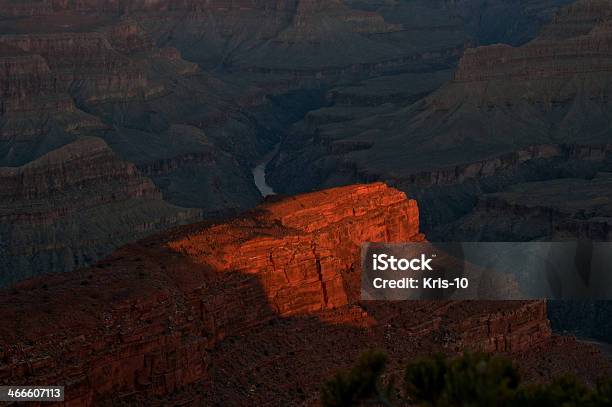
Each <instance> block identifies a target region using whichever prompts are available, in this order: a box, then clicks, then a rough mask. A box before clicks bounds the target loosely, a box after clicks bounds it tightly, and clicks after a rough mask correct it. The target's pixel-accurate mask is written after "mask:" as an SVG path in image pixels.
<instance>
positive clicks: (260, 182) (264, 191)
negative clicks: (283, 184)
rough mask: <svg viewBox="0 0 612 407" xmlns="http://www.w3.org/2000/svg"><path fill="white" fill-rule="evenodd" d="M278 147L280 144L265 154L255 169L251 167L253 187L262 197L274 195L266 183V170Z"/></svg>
mask: <svg viewBox="0 0 612 407" xmlns="http://www.w3.org/2000/svg"><path fill="white" fill-rule="evenodd" d="M279 146H280V144H277V145H276V146H275V147H274V149H273V150H272V151H270V152H269V153H268V154H266V155H265V156H264V157H263V158H262V159H261V161H260V162H259V163H258V164H257V165H256V166H255V167H253V170H252V171H253V179H254V180H255V185H256V186H257V189H259V192H260V193H261V196H263V197H266V196H268V195H276V192H274V189H272V187H271V186H270V185H268V183H267V182H266V168H267V167H268V164H269V163H270V161H272V158H274V156H275V155H276V153H277V151H278V147H279Z"/></svg>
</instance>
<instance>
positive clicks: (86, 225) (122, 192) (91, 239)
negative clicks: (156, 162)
mask: <svg viewBox="0 0 612 407" xmlns="http://www.w3.org/2000/svg"><path fill="white" fill-rule="evenodd" d="M0 183H1V184H2V191H1V192H0V285H2V286H6V285H9V284H13V283H15V282H17V281H19V280H21V279H23V278H24V277H32V276H36V275H39V274H44V273H49V272H54V271H64V270H67V269H73V268H76V267H82V266H83V265H87V264H90V263H91V262H92V261H94V260H96V259H98V258H99V257H101V256H105V255H107V254H109V253H110V252H112V251H113V250H114V249H116V248H117V247H119V246H121V245H123V244H125V243H126V242H129V241H131V240H132V239H134V238H138V237H144V236H146V235H147V234H150V233H152V232H154V231H157V230H161V229H163V228H167V227H170V226H175V225H177V224H181V223H185V222H187V221H194V220H196V219H198V218H199V211H196V210H186V209H183V208H179V207H176V206H172V205H169V204H167V203H166V202H164V201H163V200H162V197H161V193H160V192H159V190H158V189H157V188H156V187H155V185H154V184H153V183H152V182H151V181H150V180H149V179H147V178H145V177H143V176H142V175H141V174H140V173H139V172H138V170H137V169H136V167H135V166H134V165H133V164H130V163H127V162H125V161H122V160H120V159H119V158H118V157H117V156H116V155H115V154H114V153H113V152H112V150H111V149H110V148H109V147H108V146H107V145H106V143H104V141H102V140H100V139H97V138H93V137H91V138H82V139H79V140H77V141H75V142H73V143H70V144H67V145H66V146H63V147H61V148H59V149H57V150H54V151H52V152H50V153H48V154H46V155H43V156H42V157H41V158H39V159H37V160H35V161H32V162H30V163H28V164H26V165H24V166H21V167H10V168H0Z"/></svg>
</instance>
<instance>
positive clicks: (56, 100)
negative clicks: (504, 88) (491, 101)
mask: <svg viewBox="0 0 612 407" xmlns="http://www.w3.org/2000/svg"><path fill="white" fill-rule="evenodd" d="M564 2H565V1H564V0H529V1H527V2H524V3H525V4H521V6H520V7H517V6H516V5H514V4H509V3H507V2H506V1H502V0H497V1H494V2H484V3H482V2H480V3H479V4H475V3H474V2H471V3H470V4H468V3H466V2H461V1H453V2H449V1H447V0H435V1H432V0H417V1H410V2H379V1H374V0H365V1H352V0H351V1H344V0H334V1H319V0H280V1H279V0H264V1H255V0H240V1H228V0H214V1H204V0H180V1H174V0H127V1H125V0H121V1H120V0H111V1H102V0H79V1H69V0H23V1H19V2H16V1H13V0H0V166H6V167H11V168H13V167H15V168H16V167H22V166H25V165H28V164H30V163H32V162H34V161H35V160H38V159H40V158H41V157H43V156H45V154H47V153H50V152H52V151H54V150H56V149H58V148H62V147H64V146H67V145H70V144H71V143H74V142H77V141H78V140H80V139H82V138H88V137H98V138H101V139H103V140H104V141H105V142H106V143H107V145H108V146H109V147H110V149H111V150H112V151H113V152H114V153H115V154H116V156H117V157H118V159H120V160H123V161H126V162H129V163H132V164H134V165H135V166H136V168H137V169H138V171H139V173H140V175H141V176H145V177H148V178H149V179H150V181H152V182H153V183H154V184H155V186H156V187H157V189H158V190H159V191H160V192H161V194H162V199H163V200H164V201H166V202H167V203H168V204H170V205H176V206H180V207H182V208H197V209H201V210H202V212H203V213H204V214H205V216H207V215H211V216H216V215H218V214H220V213H235V212H240V211H242V210H245V209H248V208H252V207H253V206H255V205H256V204H257V203H258V202H260V200H261V195H260V193H259V191H258V190H257V188H256V186H255V184H254V182H253V177H252V174H251V171H250V170H251V167H252V166H254V164H255V163H256V162H258V160H259V159H260V158H261V157H262V156H263V155H265V154H266V153H267V152H269V151H271V150H272V149H273V147H274V146H275V145H276V144H278V143H279V141H280V140H281V139H283V138H284V136H285V133H286V132H287V130H288V128H289V127H290V125H291V124H292V123H294V122H295V121H297V120H300V119H301V118H303V117H304V116H305V115H306V113H307V112H308V111H309V110H313V109H318V108H320V107H322V106H326V105H328V104H330V103H332V102H333V101H334V100H338V101H340V100H344V101H345V102H346V103H348V104H351V103H355V102H356V101H358V102H357V103H362V102H363V103H365V104H368V105H372V104H373V105H376V106H375V107H376V108H378V107H379V106H380V105H382V104H386V103H387V102H391V103H398V104H405V103H408V102H413V101H415V100H418V99H419V98H422V97H423V96H424V95H427V94H429V93H430V92H432V91H433V90H435V89H436V88H438V87H439V86H440V85H441V84H443V83H444V82H445V81H447V80H449V79H450V78H451V76H452V70H453V68H454V67H455V66H456V63H457V61H458V59H459V57H460V56H461V54H462V52H463V50H464V49H465V48H466V47H467V46H469V45H470V44H474V43H480V42H483V41H485V42H487V43H488V42H490V41H496V40H506V39H507V40H508V41H510V42H511V43H522V42H524V41H525V40H526V39H527V37H529V38H531V37H532V36H533V35H532V34H533V32H534V30H535V28H536V27H539V26H540V25H541V24H542V22H543V21H546V20H547V19H548V18H549V17H550V15H551V14H552V10H554V9H555V8H556V7H557V6H558V5H560V4H563V3H564ZM510 11H512V13H514V14H513V16H514V17H513V18H512V19H508V18H507V17H506V14H507V13H508V12H510ZM483 18H486V20H487V21H491V24H494V23H502V22H503V24H501V25H500V27H501V28H499V29H498V30H497V29H496V30H493V31H492V30H491V29H490V27H485V26H483V24H482V23H480V22H479V21H482V20H483ZM510 20H511V21H512V22H513V23H510V22H509V21H510ZM512 24H515V25H512ZM519 33H520V34H519ZM525 33H527V34H525ZM370 79H372V80H370ZM376 79H379V80H376ZM340 83H341V84H342V86H341V87H339V88H336V89H334V90H333V92H332V93H330V97H329V98H325V97H324V94H325V92H326V90H327V89H328V88H330V87H334V86H336V84H340ZM362 87H363V88H366V91H365V92H363V91H362V89H361V88H362ZM372 93H373V94H372ZM387 107H388V106H387ZM332 110H333V109H332ZM383 110H384V109H383ZM377 113H379V112H378V111H377ZM362 114H366V115H369V114H370V113H366V112H365V111H360V112H357V113H356V112H354V111H353V112H351V113H350V116H351V117H355V116H357V117H360V115H362ZM345 117H346V114H345V112H343V111H330V112H316V111H315V112H313V113H312V114H311V115H309V117H308V120H309V121H310V123H318V122H321V121H323V122H325V121H330V120H332V121H333V120H344V118H345ZM364 145H365V146H369V144H368V142H366V143H365V144H364V143H360V142H355V143H353V142H348V143H344V144H341V145H339V146H334V147H333V148H334V149H335V151H347V150H349V151H351V150H352V149H354V148H362V147H363V146H364ZM355 146H356V147H355ZM330 164H331V163H330ZM83 165H85V164H83ZM287 174H288V175H291V176H293V175H294V172H291V171H289V172H287ZM51 175H52V169H49V176H51ZM305 178H307V177H305ZM287 179H288V178H287ZM287 179H283V182H285V181H287ZM300 183H301V182H298V184H300ZM84 188H86V189H87V190H88V191H90V192H91V194H94V195H95V194H99V196H98V197H97V198H96V199H97V201H98V202H101V200H102V195H106V194H107V192H106V191H100V192H99V193H98V192H97V191H96V188H97V186H96V184H91V185H84ZM281 189H282V188H281ZM301 190H302V191H303V190H311V188H302V189H301ZM115 192H116V193H117V194H119V193H120V191H119V190H117V191H115ZM77 199H78V198H77V195H75V197H74V201H76V200H77ZM67 201H69V200H67ZM23 204H24V205H27V204H28V203H27V202H23ZM68 212H69V213H70V214H71V215H67V216H68V217H70V218H71V220H69V222H70V223H71V224H72V225H74V226H75V228H78V229H79V230H81V231H85V230H91V229H92V228H93V229H94V230H98V229H104V228H106V227H107V225H108V224H113V222H112V221H111V222H107V221H108V219H105V218H104V217H100V218H98V217H96V218H95V219H96V222H95V223H94V226H91V225H89V224H88V226H85V225H84V224H83V225H81V226H78V225H80V224H81V222H82V219H80V218H79V217H78V216H76V215H75V213H76V212H75V210H68ZM66 219H68V218H66ZM140 219H141V218H139V217H135V218H134V219H131V220H130V221H131V222H134V223H140ZM156 219H157V218H155V219H151V222H153V223H155V222H158V221H157V220H156ZM28 227H29V228H31V229H32V230H34V229H36V228H37V227H38V226H37V225H36V224H32V225H30V226H28ZM71 230H74V229H71V228H66V229H64V231H63V232H62V233H61V234H62V235H64V234H65V235H66V236H62V237H61V239H62V240H65V241H70V242H72V243H70V245H73V246H72V247H70V248H69V250H70V251H73V252H75V253H81V252H84V251H89V250H88V249H87V248H85V247H81V243H80V242H83V241H88V240H97V239H98V238H97V237H96V235H95V233H93V234H92V235H91V236H88V235H87V233H86V232H84V234H83V233H81V232H79V233H77V234H74V233H73V232H71ZM109 233H111V234H119V235H122V234H123V232H122V231H121V230H120V229H116V230H114V229H113V230H109ZM26 235H27V234H25V235H24V234H14V233H13V234H11V235H9V234H0V239H3V240H6V241H9V239H16V240H14V241H9V243H8V245H10V246H15V247H22V248H23V250H20V253H23V254H24V256H25V257H24V259H23V261H21V260H20V261H19V262H18V264H22V265H23V266H24V267H25V266H26V265H28V264H31V263H32V262H35V261H36V260H35V259H34V258H33V257H34V255H33V253H35V251H36V250H38V249H37V248H40V247H43V246H45V245H47V246H54V245H55V244H56V241H57V240H58V237H52V236H49V235H48V233H46V232H44V231H41V232H40V233H39V237H40V242H39V243H37V244H36V245H32V246H31V247H30V248H29V249H27V246H28V245H30V244H32V240H31V239H30V238H29V237H26ZM77 235H78V237H77ZM138 236H140V235H138ZM138 236H136V235H134V236H133V237H134V238H136V237H138ZM45 239H46V240H45ZM85 246H87V245H85ZM28 253H30V254H28ZM104 254H108V251H100V252H96V254H95V255H94V254H93V253H90V255H88V256H86V257H87V258H88V259H89V261H94V260H95V259H97V258H99V256H101V255H104ZM77 257H81V256H80V255H78V256H77ZM83 258H84V257H83ZM71 264H81V263H80V262H65V261H58V262H55V261H51V263H50V264H48V265H49V270H72V266H71ZM11 267H18V266H17V265H16V264H13V265H12V266H11ZM37 270H38V271H40V272H42V271H44V269H43V268H37ZM0 272H1V273H4V274H6V273H8V272H10V273H11V274H14V275H18V274H19V273H23V275H24V276H26V275H27V276H29V275H31V272H30V270H28V269H22V270H16V269H11V270H3V269H0Z"/></svg>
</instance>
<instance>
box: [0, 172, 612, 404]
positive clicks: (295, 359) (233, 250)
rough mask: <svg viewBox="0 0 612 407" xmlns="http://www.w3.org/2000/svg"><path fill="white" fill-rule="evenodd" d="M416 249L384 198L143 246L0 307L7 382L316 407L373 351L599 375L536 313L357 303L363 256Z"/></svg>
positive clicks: (411, 205)
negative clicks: (576, 359) (512, 356)
mask: <svg viewBox="0 0 612 407" xmlns="http://www.w3.org/2000/svg"><path fill="white" fill-rule="evenodd" d="M422 239H423V235H421V234H420V233H419V228H418V209H417V206H416V203H415V202H414V201H412V200H408V199H406V197H405V195H404V194H403V193H401V192H399V191H397V190H394V189H391V188H388V187H386V186H385V185H383V184H373V185H356V186H350V187H344V188H337V189H331V190H326V191H321V192H316V193H312V194H307V195H302V196H297V197H293V198H284V199H281V200H279V201H277V202H269V201H268V202H267V203H265V204H264V205H262V206H260V207H258V208H257V209H256V210H254V211H253V212H251V213H249V214H247V215H245V216H241V217H239V218H236V219H233V220H231V221H228V222H226V223H218V224H196V225H192V226H188V227H183V228H180V229H177V230H175V231H173V232H171V233H167V234H165V235H162V236H158V237H155V238H149V239H148V240H145V241H143V242H141V243H137V244H132V245H129V246H126V247H124V248H122V249H120V250H118V251H117V252H116V253H115V254H113V255H112V256H111V257H108V258H107V259H105V260H103V261H101V262H99V263H97V264H96V265H95V266H94V267H91V268H88V269H82V270H80V271H79V272H77V273H70V274H60V275H55V276H47V277H44V278H39V279H34V280H29V281H27V282H24V283H22V284H20V285H17V286H16V287H15V288H14V289H13V290H10V291H4V292H0V304H1V306H0V317H1V318H2V320H3V321H5V322H4V323H3V325H2V326H1V327H0V333H1V334H0V383H2V384H5V383H20V384H26V383H39V384H42V383H56V384H63V385H66V386H67V389H66V394H67V400H68V401H69V403H74V404H81V405H92V404H94V403H99V402H102V401H105V400H106V401H119V400H123V401H129V402H132V403H141V404H146V405H150V404H151V403H153V402H156V401H155V400H158V401H157V402H160V401H159V400H160V399H159V397H161V400H166V402H178V401H179V400H180V401H181V402H193V401H201V402H206V403H214V402H223V403H224V404H239V405H245V404H257V403H261V402H263V401H267V402H270V401H271V400H274V403H275V404H276V405H287V404H290V403H294V402H296V401H297V400H299V399H300V398H302V399H304V400H306V401H308V404H314V403H315V402H316V394H317V392H318V391H317V390H318V388H319V386H320V381H321V377H322V376H323V377H324V376H325V375H328V374H331V372H332V371H334V370H335V369H337V368H339V367H343V366H346V365H348V364H350V361H351V359H352V358H353V357H355V356H356V355H357V354H358V353H359V352H360V351H361V350H362V349H363V348H364V347H372V346H376V347H381V348H383V349H386V350H387V351H388V352H389V353H390V354H392V355H393V356H394V358H395V356H397V357H398V358H400V356H401V358H404V360H405V358H408V357H412V356H413V355H415V354H417V353H418V352H428V351H434V350H446V351H450V352H454V351H457V350H459V349H462V348H466V347H467V348H479V349H484V350H488V351H493V350H498V351H507V352H519V351H520V352H523V353H524V355H529V354H531V353H529V352H528V350H529V349H531V348H532V347H534V346H545V347H546V346H548V347H549V348H550V349H553V348H555V349H556V348H558V347H559V346H563V347H564V349H565V350H566V353H567V354H568V355H578V354H579V355H582V360H583V361H584V363H585V364H590V363H593V364H594V365H593V366H597V368H598V369H605V364H602V362H601V359H598V356H597V354H596V353H592V351H591V350H589V349H590V348H584V349H583V350H581V349H580V347H579V346H578V345H577V344H575V343H573V342H563V344H562V345H559V344H558V343H557V340H556V339H552V338H551V334H550V329H549V326H548V321H547V319H546V308H545V303H544V302H511V303H475V302H463V303H461V302H457V303H453V302H440V303H422V302H406V303H395V304H393V303H387V304H384V303H376V302H368V303H364V304H360V303H359V301H358V298H357V297H356V293H357V292H358V289H357V287H356V286H355V284H356V282H357V281H358V280H359V269H360V265H359V244H360V243H361V242H364V241H394V240H401V241H420V240H422ZM41 310H44V312H41ZM401 358H400V359H401ZM534 358H535V359H534V360H538V359H537V357H535V356H534ZM540 360H541V359H540ZM534 363H536V362H534ZM542 363H545V362H542ZM555 363H557V368H559V367H560V368H562V369H564V368H573V367H572V366H571V364H566V363H568V361H567V360H566V359H563V360H558V361H556V362H555ZM599 371H601V370H599ZM604 371H605V370H604ZM245 372H250V373H249V374H250V375H251V378H249V374H246V373H245ZM247 381H250V382H251V383H246V382H247ZM255 384H257V386H255ZM252 386H255V387H253V388H252ZM279 388H283V389H286V390H287V391H282V392H279V391H278V390H279ZM297 389H300V390H299V391H298V390H297Z"/></svg>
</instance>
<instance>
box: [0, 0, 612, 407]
mask: <svg viewBox="0 0 612 407" xmlns="http://www.w3.org/2000/svg"><path fill="white" fill-rule="evenodd" d="M611 40H612V4H610V2H609V1H606V0H576V1H573V0H524V1H520V2H516V1H508V0H410V1H407V0H406V1H404V0H333V1H322V0H231V1H230V0H212V1H204V0H179V1H173V0H110V1H104V0H79V1H70V0H22V1H14V0H0V319H2V321H5V322H3V324H2V325H1V326H0V384H15V383H18V384H41V385H42V384H49V383H54V384H62V385H65V386H66V395H67V402H66V404H67V405H117V404H139V405H151V406H162V405H167V404H173V405H260V404H262V405H263V404H266V403H267V404H268V405H279V406H287V405H318V402H319V400H318V391H319V389H320V385H321V382H322V380H324V379H325V378H327V377H330V376H331V375H333V374H334V373H335V372H336V371H337V370H338V369H340V368H345V367H348V366H351V364H352V362H353V361H354V360H355V359H356V358H357V357H358V355H359V354H360V353H361V352H362V351H363V350H365V349H369V348H378V349H382V350H383V351H385V352H386V353H387V354H388V355H389V359H390V360H391V361H392V362H391V366H390V371H391V372H399V371H400V369H401V366H402V365H403V364H405V362H407V361H408V360H411V359H413V358H415V357H417V356H419V355H423V354H431V353H434V352H438V351H442V352H445V353H450V354H456V353H458V352H461V351H463V350H483V351H487V352H501V353H504V354H506V355H508V356H510V357H511V358H512V359H514V360H515V361H516V362H517V363H518V364H519V366H520V367H521V370H522V374H523V375H524V376H525V377H527V378H528V379H529V380H534V381H539V380H547V379H549V378H551V377H553V376H555V375H557V374H560V373H564V372H573V373H575V374H577V375H578V376H579V377H581V378H584V379H585V380H587V381H588V382H589V383H593V382H594V380H595V379H596V378H597V376H598V375H601V374H606V373H608V374H609V372H610V360H609V358H608V357H606V356H605V355H603V354H602V353H601V352H600V351H599V350H598V349H597V347H596V346H595V345H593V344H590V343H585V342H580V341H577V340H575V339H574V338H573V337H572V336H571V335H572V334H577V335H579V336H580V337H584V338H595V339H597V340H600V341H602V342H606V343H609V342H610V338H612V326H611V325H610V322H609V321H611V320H612V318H610V317H611V315H612V314H611V313H610V309H612V308H611V307H610V303H609V302H582V303H575V302H574V303H565V302H563V303H561V302H557V301H509V302H491V301H489V302H481V301H467V302H461V301H438V302H435V301H419V302H415V301H412V302H385V303H383V302H374V301H361V300H360V298H359V293H360V271H361V270H360V251H359V246H360V244H361V243H363V242H366V241H375V242H400V241H413V242H414V241H424V240H425V236H427V239H428V240H429V241H483V240H484V241H488V240H490V241H531V240H544V241H546V240H564V239H576V238H581V239H592V240H608V239H609V238H610V235H611V232H610V223H611V222H610V219H611V216H612V215H611V213H610V210H611V206H610V202H611V199H612V189H611V188H612V185H611V182H612V181H611V180H612V178H611V176H610V174H612V161H611V160H610V152H611V151H612V149H611V147H610V141H609V134H610V125H609V123H610V122H611V120H610V115H611V111H610V106H609V97H610V88H611V87H610V85H611V81H610V78H611V77H612V75H611V69H612V61H611V60H610V51H611V50H610V46H611V45H610V44H612V41H611ZM408 197H409V198H408ZM565 335H568V336H565Z"/></svg>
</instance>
